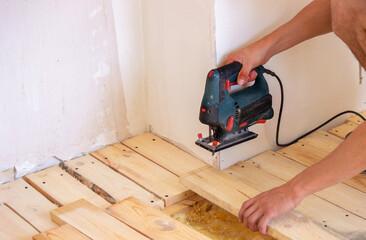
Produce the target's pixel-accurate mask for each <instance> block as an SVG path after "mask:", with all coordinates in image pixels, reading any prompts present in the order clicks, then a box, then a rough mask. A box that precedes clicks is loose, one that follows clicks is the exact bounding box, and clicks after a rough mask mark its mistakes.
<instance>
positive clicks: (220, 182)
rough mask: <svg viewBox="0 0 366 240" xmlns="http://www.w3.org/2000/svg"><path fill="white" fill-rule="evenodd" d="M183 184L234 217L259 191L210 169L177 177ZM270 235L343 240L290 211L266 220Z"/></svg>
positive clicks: (338, 235)
mask: <svg viewBox="0 0 366 240" xmlns="http://www.w3.org/2000/svg"><path fill="white" fill-rule="evenodd" d="M181 181H182V183H183V184H184V185H186V186H187V187H189V188H190V189H192V190H193V191H195V192H196V193H197V194H199V195H201V196H203V197H205V198H206V199H208V200H209V201H211V202H213V203H214V204H216V205H218V206H220V207H222V208H223V209H225V210H227V211H228V212H230V213H232V214H234V215H238V212H239V210H240V208H241V205H242V203H243V201H245V200H248V199H249V198H250V197H254V196H256V195H257V194H259V193H260V192H259V191H258V190H256V189H254V188H253V187H251V186H249V185H247V184H245V183H243V182H241V181H239V180H238V179H235V178H233V177H231V176H229V175H227V174H225V173H224V172H220V171H218V170H216V169H214V168H207V169H205V170H202V171H200V172H197V173H195V174H192V175H188V176H185V177H183V178H181ZM268 233H269V235H270V236H272V237H274V238H277V239H344V237H343V236H341V235H340V234H337V233H335V232H333V231H332V230H331V229H328V228H325V227H323V226H320V225H318V224H317V223H314V222H313V221H312V220H311V219H309V218H307V217H305V216H302V215H301V214H300V213H298V212H296V211H291V212H290V213H287V214H285V215H283V216H280V217H277V218H276V219H273V220H272V221H270V223H269V226H268Z"/></svg>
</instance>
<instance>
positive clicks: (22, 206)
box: [0, 179, 57, 232]
mask: <svg viewBox="0 0 366 240" xmlns="http://www.w3.org/2000/svg"><path fill="white" fill-rule="evenodd" d="M0 202H1V203H4V202H5V203H6V204H7V205H8V206H9V207H10V208H11V209H12V210H13V211H15V212H16V213H17V214H18V215H20V216H21V217H22V218H24V219H25V220H27V221H28V222H29V223H31V224H32V226H33V227H34V228H35V229H37V230H38V231H40V232H41V231H46V230H49V229H51V228H54V227H56V226H57V225H56V224H55V223H53V222H52V221H51V219H50V214H49V213H50V211H52V210H53V209H56V208H57V206H56V205H55V204H53V203H51V202H50V201H49V200H48V199H47V198H45V197H44V196H43V195H42V194H40V193H39V192H38V191H37V190H35V189H34V188H33V187H32V186H31V185H29V184H28V183H27V182H25V181H24V180H23V179H18V180H16V181H13V182H8V183H6V184H3V185H0Z"/></svg>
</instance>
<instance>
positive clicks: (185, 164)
mask: <svg viewBox="0 0 366 240" xmlns="http://www.w3.org/2000/svg"><path fill="white" fill-rule="evenodd" d="M122 143H123V144H124V145H126V146H128V147H129V148H131V149H133V150H134V151H136V152H138V153H140V154H141V155H143V156H145V157H146V158H148V159H150V160H151V161H153V162H155V163H156V164H158V165H160V166H162V167H164V168H166V169H168V170H169V171H171V172H172V173H174V174H176V175H177V176H180V177H181V176H184V175H186V174H189V173H190V172H192V171H195V170H197V169H200V168H202V167H205V166H206V164H205V163H203V162H202V161H200V160H198V159H197V158H195V157H193V156H192V155H190V154H188V153H186V152H184V151H183V150H181V149H179V148H178V147H176V146H174V145H173V144H170V143H168V142H166V141H164V140H163V139H161V138H159V137H157V136H155V135H153V134H151V133H145V134H142V135H140V136H137V137H133V138H130V139H128V140H126V141H124V142H122Z"/></svg>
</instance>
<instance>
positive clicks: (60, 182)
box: [25, 166, 110, 209]
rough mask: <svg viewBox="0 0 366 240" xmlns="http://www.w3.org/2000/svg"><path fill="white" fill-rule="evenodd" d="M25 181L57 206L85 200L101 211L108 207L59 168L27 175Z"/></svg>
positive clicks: (55, 167) (105, 202) (107, 204)
mask: <svg viewBox="0 0 366 240" xmlns="http://www.w3.org/2000/svg"><path fill="white" fill-rule="evenodd" d="M25 179H26V180H27V182H28V183H30V184H31V185H32V186H33V187H34V188H35V189H37V190H38V191H39V192H41V193H42V194H43V195H45V196H46V197H47V198H48V199H49V200H50V201H52V202H54V203H56V204H58V205H59V206H62V205H65V204H68V203H71V202H74V201H76V200H78V199H82V198H84V199H87V200H88V201H90V202H91V203H93V204H94V205H96V206H98V207H100V208H103V209H105V208H107V207H109V206H110V204H109V203H108V202H107V201H106V200H104V199H103V198H102V197H101V196H99V195H98V194H96V193H94V192H93V191H91V190H90V189H89V188H87V187H86V186H84V185H83V184H82V183H81V182H79V181H78V180H76V179H75V178H73V177H72V176H71V175H69V174H68V173H67V172H65V171H64V170H62V169H61V168H60V167H59V166H53V167H50V168H47V169H44V170H42V171H39V172H36V173H32V174H29V175H27V176H25Z"/></svg>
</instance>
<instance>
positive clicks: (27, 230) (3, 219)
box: [0, 205, 38, 240]
mask: <svg viewBox="0 0 366 240" xmlns="http://www.w3.org/2000/svg"><path fill="white" fill-rule="evenodd" d="M37 233H38V232H37V230H36V229H35V228H33V227H32V226H31V225H30V224H28V223H27V222H26V221H25V220H24V219H22V218H21V217H20V216H19V215H17V214H16V213H15V212H13V211H12V210H11V209H10V208H8V207H7V206H5V205H0V239H4V240H5V239H6V240H29V239H31V238H32V236H33V235H35V234H37Z"/></svg>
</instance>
